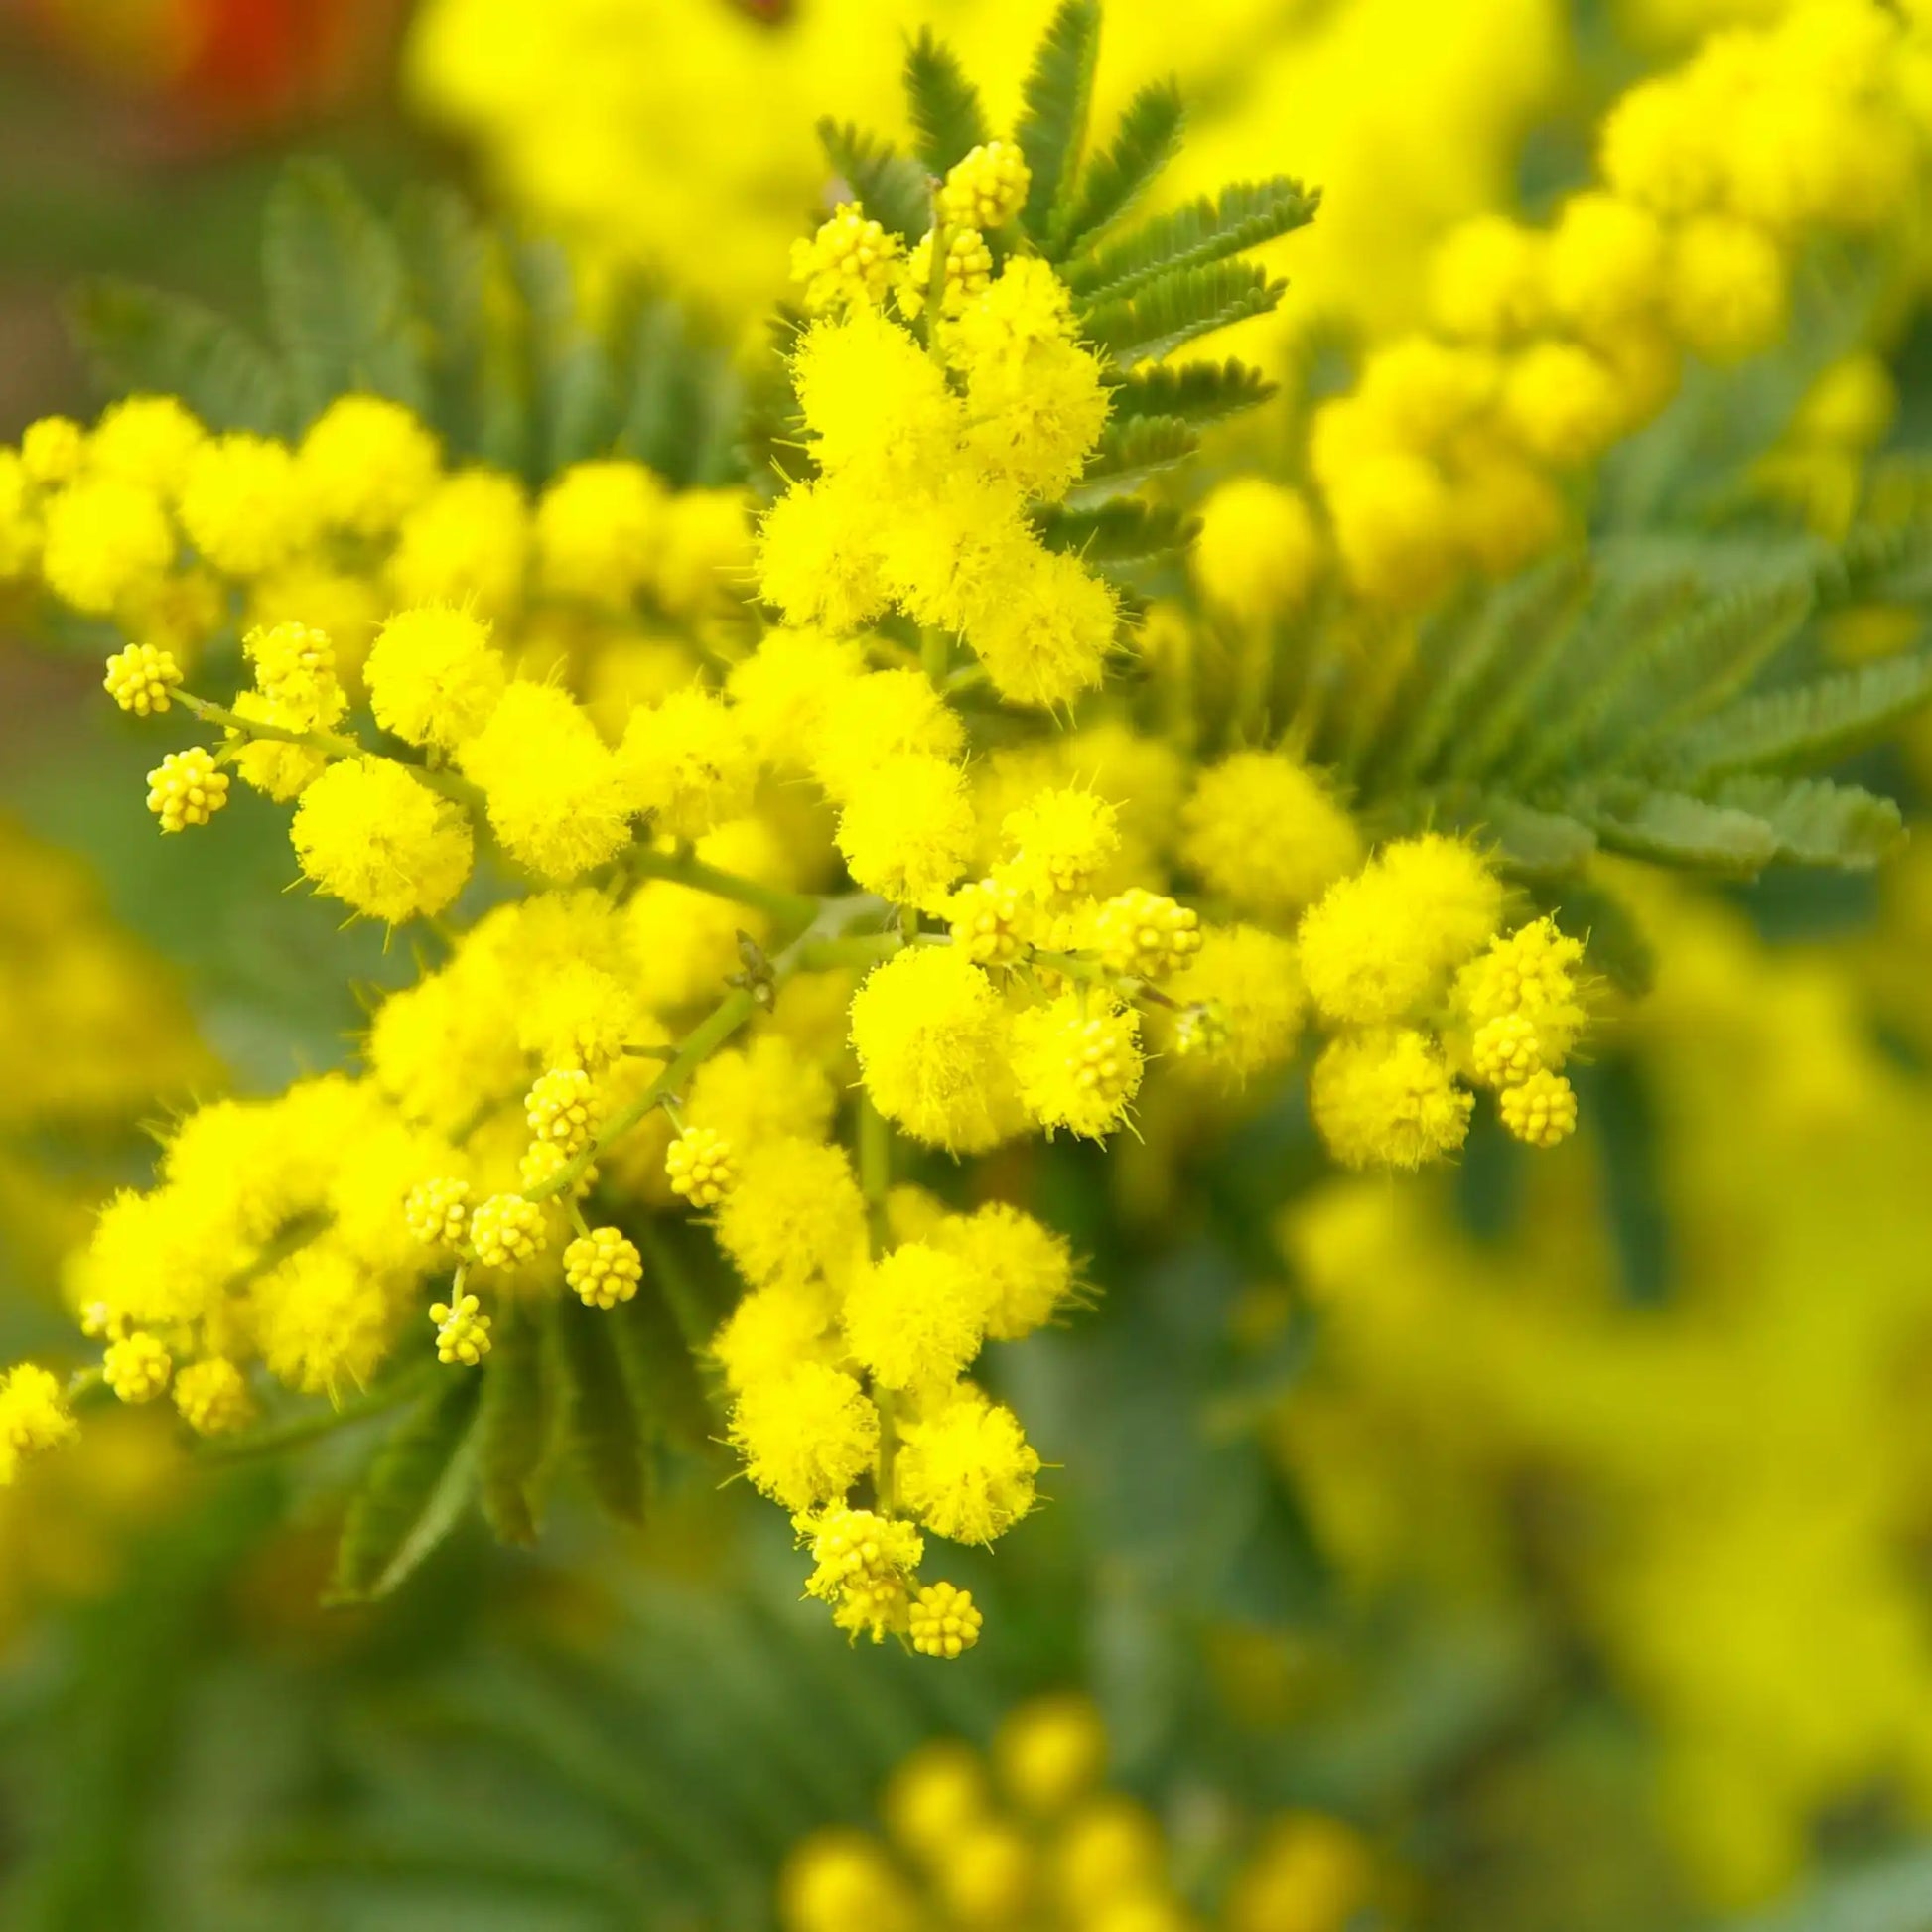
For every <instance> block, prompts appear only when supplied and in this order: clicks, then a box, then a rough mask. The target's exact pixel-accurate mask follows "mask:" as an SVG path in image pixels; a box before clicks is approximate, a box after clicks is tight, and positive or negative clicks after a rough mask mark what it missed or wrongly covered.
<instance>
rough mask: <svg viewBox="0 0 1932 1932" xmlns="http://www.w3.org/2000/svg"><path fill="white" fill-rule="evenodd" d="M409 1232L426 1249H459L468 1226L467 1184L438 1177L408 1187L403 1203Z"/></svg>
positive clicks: (468, 1199) (466, 1182)
mask: <svg viewBox="0 0 1932 1932" xmlns="http://www.w3.org/2000/svg"><path fill="white" fill-rule="evenodd" d="M402 1213H403V1219H404V1220H405V1221H407V1222H408V1224H409V1232H410V1233H411V1234H413V1235H414V1236H415V1237H416V1239H417V1240H418V1241H420V1242H421V1243H422V1244H423V1246H424V1247H426V1248H460V1247H462V1246H463V1237H464V1235H465V1234H466V1233H468V1231H469V1227H470V1183H469V1182H468V1181H467V1180H452V1179H449V1178H448V1177H439V1178H437V1179H435V1180H425V1181H423V1182H422V1183H421V1184H420V1185H418V1186H415V1187H412V1188H411V1189H410V1190H409V1198H408V1199H407V1200H405V1201H404V1202H403V1204H402Z"/></svg>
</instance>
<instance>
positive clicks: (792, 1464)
mask: <svg viewBox="0 0 1932 1932" xmlns="http://www.w3.org/2000/svg"><path fill="white" fill-rule="evenodd" d="M731 1432H732V1441H733V1442H734V1443H736V1444H737V1445H738V1448H739V1450H740V1451H741V1453H742V1454H743V1455H744V1457H745V1472H746V1474H747V1475H749V1476H750V1477H751V1479H752V1483H753V1486H754V1487H755V1488H757V1489H758V1490H759V1491H760V1492H761V1493H762V1494H764V1495H767V1496H769V1497H770V1498H771V1499H772V1501H773V1502H776V1503H782V1504H783V1505H784V1507H785V1508H786V1509H789V1510H792V1511H794V1512H796V1513H802V1512H804V1511H806V1510H811V1509H818V1508H821V1507H822V1506H823V1505H825V1504H826V1503H830V1502H836V1501H838V1500H839V1499H840V1498H841V1497H843V1496H844V1494H845V1493H846V1491H847V1490H848V1489H850V1488H851V1487H852V1485H853V1484H854V1483H855V1482H856V1481H858V1479H859V1477H860V1476H861V1475H863V1474H864V1473H865V1472H866V1470H867V1469H869V1468H870V1467H871V1466H872V1461H873V1457H874V1456H875V1455H876V1454H877V1453H878V1449H879V1411H878V1410H877V1409H875V1408H874V1407H873V1405H872V1403H871V1402H870V1401H868V1400H867V1398H866V1393H865V1391H864V1390H863V1389H862V1388H861V1387H860V1386H859V1384H858V1383H857V1382H856V1381H855V1380H854V1379H853V1378H852V1377H851V1376H850V1375H848V1374H846V1373H845V1371H844V1370H843V1369H837V1368H829V1367H827V1366H826V1365H825V1364H824V1363H823V1362H812V1361H804V1362H794V1363H792V1364H791V1365H790V1366H788V1367H784V1368H781V1369H779V1370H778V1372H777V1373H775V1374H773V1375H771V1376H768V1377H759V1378H758V1379H757V1380H754V1381H752V1382H750V1383H748V1384H746V1385H745V1386H744V1387H743V1388H741V1389H740V1390H739V1393H738V1400H737V1401H736V1402H735V1403H734V1404H733V1405H732V1415H731Z"/></svg>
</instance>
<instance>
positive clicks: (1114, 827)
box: [996, 786, 1120, 904]
mask: <svg viewBox="0 0 1932 1932" xmlns="http://www.w3.org/2000/svg"><path fill="white" fill-rule="evenodd" d="M1000 829H1001V831H1002V832H1003V833H1005V835H1006V840H1007V846H1008V852H1009V857H1008V858H1007V859H1006V861H1005V862H1004V863H1003V864H1002V865H1001V866H1000V867H999V869H998V872H997V874H996V877H998V878H999V879H1000V880H1001V881H1002V883H1004V884H1007V885H1011V886H1015V887H1017V888H1019V890H1020V891H1022V892H1024V893H1028V894H1031V895H1032V896H1033V897H1035V898H1036V899H1038V900H1039V901H1040V902H1041V903H1042V904H1052V903H1053V902H1055V901H1056V900H1064V899H1070V898H1074V897H1078V896H1079V895H1081V894H1083V893H1085V892H1086V891H1087V889H1088V888H1089V887H1090V886H1091V885H1092V884H1093V882H1094V880H1095V879H1096V878H1097V877H1098V876H1099V874H1100V872H1101V871H1102V869H1103V868H1104V867H1105V866H1106V864H1107V862H1108V861H1109V860H1110V859H1111V858H1112V857H1113V855H1114V854H1115V853H1116V852H1117V851H1119V849H1120V812H1119V809H1118V808H1117V807H1116V806H1115V805H1113V804H1112V803H1111V802H1110V801H1109V800H1107V799H1105V798H1102V797H1101V796H1100V795H1099V794H1098V793H1097V792H1093V791H1088V790H1084V789H1081V788H1079V787H1076V786H1066V787H1063V788H1061V789H1058V790H1054V791H1042V792H1038V793H1036V794H1035V796H1034V797H1032V798H1030V799H1029V800H1028V801H1027V802H1026V803H1025V804H1024V805H1022V806H1020V807H1019V808H1018V809H1017V810H1015V811H1011V812H1009V813H1008V814H1007V816H1006V819H1005V820H1004V822H1003V823H1002V825H1001V828H1000Z"/></svg>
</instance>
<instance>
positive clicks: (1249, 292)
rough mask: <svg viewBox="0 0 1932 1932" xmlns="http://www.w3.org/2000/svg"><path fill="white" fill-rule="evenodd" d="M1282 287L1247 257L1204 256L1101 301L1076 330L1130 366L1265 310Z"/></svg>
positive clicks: (1123, 365) (1119, 363) (1278, 297)
mask: <svg viewBox="0 0 1932 1932" xmlns="http://www.w3.org/2000/svg"><path fill="white" fill-rule="evenodd" d="M1287 288H1288V284H1287V283H1286V282H1280V281H1276V282H1271V281H1270V280H1269V279H1268V277H1267V276H1266V275H1264V274H1263V273H1262V271H1261V270H1260V269H1258V268H1257V267H1255V266H1254V264H1253V263H1252V262H1210V263H1208V264H1207V265H1206V266H1205V267H1201V268H1187V269H1181V270H1178V271H1176V272H1175V273H1173V274H1172V275H1167V276H1164V277H1163V278H1162V279H1161V280H1160V281H1157V282H1150V283H1149V284H1148V285H1147V286H1146V287H1144V288H1143V289H1141V291H1140V293H1139V294H1138V295H1134V296H1130V297H1127V298H1125V299H1123V300H1120V301H1114V302H1108V303H1105V304H1104V305H1103V306H1101V307H1100V308H1098V309H1095V310H1093V311H1092V312H1091V313H1090V314H1088V315H1087V316H1086V317H1084V318H1083V320H1082V333H1083V334H1084V335H1085V336H1086V338H1087V340H1088V341H1089V342H1091V343H1092V344H1093V345H1094V346H1095V347H1096V348H1100V349H1103V350H1105V351H1106V353H1107V354H1108V355H1110V356H1111V357H1112V358H1113V361H1114V363H1115V366H1116V367H1119V368H1123V369H1126V368H1132V367H1133V365H1134V364H1135V363H1136V362H1158V361H1160V360H1161V358H1162V357H1163V356H1165V355H1172V354H1173V351H1174V350H1175V349H1177V348H1180V347H1182V346H1183V345H1186V344H1188V343H1191V342H1193V341H1194V340H1195V339H1196V338H1197V337H1200V336H1211V335H1212V334H1213V333H1214V332H1215V331H1216V330H1217V329H1227V328H1230V327H1232V325H1233V324H1235V323H1237V322H1246V321H1247V320H1248V318H1249V317H1250V316H1262V315H1266V314H1267V313H1268V311H1269V310H1270V309H1273V308H1274V307H1275V306H1276V305H1277V304H1278V303H1279V302H1280V301H1281V299H1282V295H1283V293H1284V292H1285V291H1286V289H1287Z"/></svg>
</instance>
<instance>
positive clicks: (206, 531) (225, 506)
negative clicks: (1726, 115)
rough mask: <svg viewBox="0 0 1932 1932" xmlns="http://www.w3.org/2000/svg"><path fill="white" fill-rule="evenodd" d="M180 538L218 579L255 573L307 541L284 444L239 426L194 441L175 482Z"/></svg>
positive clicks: (304, 506)
mask: <svg viewBox="0 0 1932 1932" xmlns="http://www.w3.org/2000/svg"><path fill="white" fill-rule="evenodd" d="M181 522H182V528H183V529H184V530H185V531H186V532H187V533H188V539H189V541H190V542H191V543H193V544H194V546H195V548H196V549H197V550H199V551H200V552H201V553H202V555H203V556H204V557H205V558H206V559H207V561H208V563H209V564H211V565H212V566H213V567H214V568H215V569H216V570H218V571H219V572H221V574H222V575H223V576H224V577H243V578H247V577H260V576H263V575H264V574H265V573H267V572H269V571H271V570H276V569H279V568H280V567H281V566H282V565H284V564H286V563H287V562H288V561H289V559H290V558H291V557H292V556H293V555H294V554H295V552H296V551H297V550H298V549H300V548H301V547H302V545H303V544H304V543H306V542H307V541H308V539H309V535H310V531H311V527H312V522H313V518H312V514H311V511H310V509H309V505H308V502H307V498H306V495H305V492H304V491H303V488H302V484H301V480H300V477H299V475H298V473H297V470H296V463H295V458H294V456H293V455H292V454H291V453H290V451H289V450H288V448H287V447H286V446H285V445H283V444H281V443H275V442H271V441H269V439H267V438H266V437H261V436H253V435H250V434H249V433H248V432H247V431H245V430H231V431H230V432H228V434H226V435H224V436H216V437H211V438H209V439H208V440H207V442H205V443H202V444H200V445H199V446H198V447H197V448H196V450H195V453H194V454H193V455H192V456H191V457H190V458H189V461H188V469H187V474H186V476H185V477H184V479H183V482H182V487H181Z"/></svg>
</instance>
